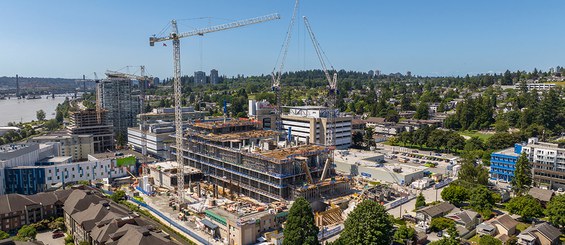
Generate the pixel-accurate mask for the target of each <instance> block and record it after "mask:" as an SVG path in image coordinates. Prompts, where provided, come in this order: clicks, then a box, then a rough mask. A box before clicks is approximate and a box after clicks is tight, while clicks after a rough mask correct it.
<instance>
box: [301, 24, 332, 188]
mask: <svg viewBox="0 0 565 245" xmlns="http://www.w3.org/2000/svg"><path fill="white" fill-rule="evenodd" d="M303 18H304V25H305V26H306V30H308V34H309V35H310V39H311V40H312V44H313V45H314V50H316V55H317V56H318V59H319V60H320V64H321V65H322V70H323V71H324V75H325V76H326V80H328V101H327V102H328V111H329V113H328V121H329V124H330V127H329V130H328V132H327V133H326V140H325V143H326V146H329V147H331V148H334V147H335V140H336V132H335V131H336V129H335V128H336V127H335V117H336V115H335V113H336V112H335V106H336V102H337V95H336V94H337V72H335V69H334V67H333V65H331V63H330V67H331V69H332V71H333V72H334V74H333V77H332V76H330V73H329V72H328V68H327V67H326V60H325V59H328V58H327V56H326V54H325V53H324V51H323V50H322V48H321V47H320V43H319V42H318V40H317V39H316V36H315V35H314V32H313V31H312V27H311V26H310V22H308V18H306V16H304V17H303ZM324 58H325V59H324ZM328 63H329V61H328ZM331 158H332V159H333V150H332V156H331ZM329 166H330V161H329V159H328V160H326V163H325V164H324V169H323V171H322V176H321V177H320V181H321V180H323V179H325V177H326V175H327V172H328V170H329Z"/></svg>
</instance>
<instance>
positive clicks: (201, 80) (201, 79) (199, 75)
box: [194, 71, 206, 84]
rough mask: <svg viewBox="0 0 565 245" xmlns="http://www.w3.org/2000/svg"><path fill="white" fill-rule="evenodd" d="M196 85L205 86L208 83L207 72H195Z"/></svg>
mask: <svg viewBox="0 0 565 245" xmlns="http://www.w3.org/2000/svg"><path fill="white" fill-rule="evenodd" d="M194 83H195V84H205V83H206V72H203V71H195V72H194Z"/></svg>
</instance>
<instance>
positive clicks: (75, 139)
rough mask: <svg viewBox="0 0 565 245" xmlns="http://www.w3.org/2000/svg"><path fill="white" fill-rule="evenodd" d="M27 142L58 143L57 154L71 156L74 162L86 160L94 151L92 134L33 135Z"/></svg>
mask: <svg viewBox="0 0 565 245" xmlns="http://www.w3.org/2000/svg"><path fill="white" fill-rule="evenodd" d="M28 142H31V143H48V142H56V143H59V144H60V152H59V155H60V156H69V157H72V160H73V161H75V162H78V161H83V160H86V159H88V155H89V154H93V153H94V137H93V136H92V135H77V134H73V135H68V134H53V135H44V136H37V137H33V138H31V139H30V140H29V141H28Z"/></svg>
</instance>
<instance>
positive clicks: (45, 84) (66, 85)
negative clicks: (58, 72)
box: [0, 76, 94, 93]
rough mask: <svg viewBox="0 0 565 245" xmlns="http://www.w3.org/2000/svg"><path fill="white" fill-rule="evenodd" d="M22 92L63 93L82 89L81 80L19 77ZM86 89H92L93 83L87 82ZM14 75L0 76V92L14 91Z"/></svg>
mask: <svg viewBox="0 0 565 245" xmlns="http://www.w3.org/2000/svg"><path fill="white" fill-rule="evenodd" d="M19 82H20V91H21V92H22V93H53V92H55V93H63V92H74V91H75V90H76V89H80V90H82V86H83V84H82V82H77V80H76V79H68V78H45V77H19ZM87 89H89V90H93V89H94V84H93V83H88V82H87ZM15 91H16V77H6V76H4V77H0V93H14V92H15Z"/></svg>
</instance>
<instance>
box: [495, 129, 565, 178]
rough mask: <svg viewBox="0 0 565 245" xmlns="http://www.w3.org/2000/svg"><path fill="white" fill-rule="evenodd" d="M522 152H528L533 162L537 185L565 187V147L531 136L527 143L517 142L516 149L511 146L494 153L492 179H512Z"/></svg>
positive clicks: (527, 154) (529, 158)
mask: <svg viewBox="0 0 565 245" xmlns="http://www.w3.org/2000/svg"><path fill="white" fill-rule="evenodd" d="M522 153H526V156H527V157H528V160H529V161H530V163H531V164H532V171H533V180H534V182H535V183H536V184H537V185H540V186H546V187H548V188H550V189H558V188H565V171H564V170H565V147H559V145H558V144H554V143H547V142H540V141H539V140H538V138H529V139H528V142H526V143H521V144H516V145H515V146H514V150H512V149H511V148H510V149H506V150H504V151H501V152H497V153H493V155H492V156H491V162H494V166H493V165H492V163H491V179H493V180H503V181H511V180H512V177H513V176H514V169H515V164H516V161H518V158H519V157H520V154H522Z"/></svg>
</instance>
